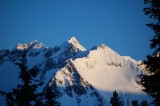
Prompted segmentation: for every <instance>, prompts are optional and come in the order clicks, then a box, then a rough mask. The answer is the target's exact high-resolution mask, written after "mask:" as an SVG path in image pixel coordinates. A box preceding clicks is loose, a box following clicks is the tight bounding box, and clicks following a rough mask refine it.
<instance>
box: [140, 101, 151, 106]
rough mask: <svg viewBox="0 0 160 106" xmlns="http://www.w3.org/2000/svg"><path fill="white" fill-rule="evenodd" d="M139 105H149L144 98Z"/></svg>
mask: <svg viewBox="0 0 160 106" xmlns="http://www.w3.org/2000/svg"><path fill="white" fill-rule="evenodd" d="M140 106H149V105H148V103H147V101H145V100H144V101H142V102H141V105H140Z"/></svg>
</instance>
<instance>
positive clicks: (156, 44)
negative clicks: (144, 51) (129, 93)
mask: <svg viewBox="0 0 160 106" xmlns="http://www.w3.org/2000/svg"><path fill="white" fill-rule="evenodd" d="M144 2H145V4H147V6H148V7H147V8H144V12H145V14H146V15H148V16H149V17H150V18H151V19H153V20H154V22H153V23H150V24H147V26H148V27H150V28H151V29H152V30H153V31H154V36H153V39H152V40H151V48H152V49H154V52H153V54H152V55H148V56H147V60H146V61H144V64H146V68H147V71H148V74H147V75H140V76H139V77H140V81H139V84H141V85H142V86H143V87H144V91H145V92H146V93H148V94H149V95H150V96H151V97H153V99H154V101H153V103H154V104H155V105H156V106H160V0H144Z"/></svg>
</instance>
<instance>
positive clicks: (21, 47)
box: [16, 43, 28, 50]
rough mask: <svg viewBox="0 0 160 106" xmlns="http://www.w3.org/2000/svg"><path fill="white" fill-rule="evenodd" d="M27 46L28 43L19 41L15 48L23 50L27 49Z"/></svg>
mask: <svg viewBox="0 0 160 106" xmlns="http://www.w3.org/2000/svg"><path fill="white" fill-rule="evenodd" d="M27 48H28V45H27V44H21V43H19V44H18V45H17V46H16V49H17V50H24V49H27Z"/></svg>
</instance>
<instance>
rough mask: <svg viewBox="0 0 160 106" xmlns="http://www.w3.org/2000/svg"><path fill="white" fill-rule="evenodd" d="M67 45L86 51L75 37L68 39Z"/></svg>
mask: <svg viewBox="0 0 160 106" xmlns="http://www.w3.org/2000/svg"><path fill="white" fill-rule="evenodd" d="M68 43H70V44H72V45H73V46H74V47H76V48H78V49H80V50H81V51H86V49H85V48H84V47H83V46H82V45H81V44H80V43H79V42H78V40H77V39H76V38H75V37H72V38H70V39H69V40H68Z"/></svg>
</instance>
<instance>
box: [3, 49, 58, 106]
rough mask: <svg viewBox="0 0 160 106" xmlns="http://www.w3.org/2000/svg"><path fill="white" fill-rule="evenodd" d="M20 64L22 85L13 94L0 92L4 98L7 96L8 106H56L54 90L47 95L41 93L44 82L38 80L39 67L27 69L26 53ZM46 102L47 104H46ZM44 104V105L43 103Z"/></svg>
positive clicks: (18, 64)
mask: <svg viewBox="0 0 160 106" xmlns="http://www.w3.org/2000/svg"><path fill="white" fill-rule="evenodd" d="M19 61H20V62H19V63H15V64H16V65H17V66H18V67H19V68H20V72H19V78H20V79H21V80H22V84H18V85H17V88H14V89H12V91H11V92H4V91H0V94H1V95H2V96H5V98H6V103H7V105H8V106H15V105H18V106H33V105H35V106H40V105H43V106H55V103H58V102H56V101H55V100H54V97H55V96H54V95H55V94H54V93H53V92H52V89H50V88H48V89H47V91H46V93H39V92H38V91H37V89H38V87H40V86H42V85H43V82H42V81H40V80H36V77H37V75H38V74H39V66H37V65H36V66H34V67H33V68H31V69H28V68H27V59H26V51H24V53H23V54H22V58H20V59H19ZM44 101H46V102H44ZM43 102H44V103H43Z"/></svg>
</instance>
